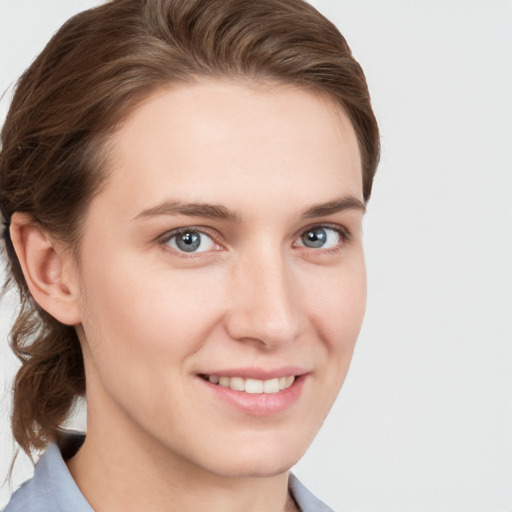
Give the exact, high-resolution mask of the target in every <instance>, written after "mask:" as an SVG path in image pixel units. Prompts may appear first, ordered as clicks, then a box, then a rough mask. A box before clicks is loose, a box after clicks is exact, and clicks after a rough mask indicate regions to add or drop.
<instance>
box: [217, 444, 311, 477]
mask: <svg viewBox="0 0 512 512" xmlns="http://www.w3.org/2000/svg"><path fill="white" fill-rule="evenodd" d="M288 442H289V441H288ZM306 449H307V446H292V445H288V446H283V445H282V444H281V445H280V446H275V445H273V444H272V443H270V442H269V443H268V444H267V446H265V447H262V446H261V444H260V446H254V449H252V450H248V449H247V447H245V449H242V450H239V449H237V448H236V447H231V448H230V449H229V451H227V453H226V454H225V457H223V458H222V461H218V460H217V461H215V462H212V464H208V466H209V470H210V471H211V472H212V473H215V474H217V475H220V476H224V477H232V478H233V477H234V478H265V477H272V476H276V475H280V474H283V473H286V472H287V471H289V470H290V468H292V467H293V466H294V465H295V464H296V463H297V462H298V461H299V460H300V459H301V458H302V456H303V455H304V453H305V451H306Z"/></svg>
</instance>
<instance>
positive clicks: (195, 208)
mask: <svg viewBox="0 0 512 512" xmlns="http://www.w3.org/2000/svg"><path fill="white" fill-rule="evenodd" d="M157 215H188V216H191V217H205V218H207V219H217V220H226V221H230V222H240V216H239V215H238V214H237V213H235V212H232V211H230V210H228V209H227V208H226V207H225V206H221V205H215V204H208V203H182V202H180V201H166V202H164V203H162V204H160V205H158V206H155V207H153V208H149V209H148V210H144V211H142V212H141V213H139V214H138V215H136V216H135V217H134V220H135V219H139V218H143V217H154V216H157Z"/></svg>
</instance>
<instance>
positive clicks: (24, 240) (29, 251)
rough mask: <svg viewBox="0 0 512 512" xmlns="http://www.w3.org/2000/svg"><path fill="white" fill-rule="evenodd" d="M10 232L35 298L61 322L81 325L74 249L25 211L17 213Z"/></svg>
mask: <svg viewBox="0 0 512 512" xmlns="http://www.w3.org/2000/svg"><path fill="white" fill-rule="evenodd" d="M10 234H11V240H12V243H13V246H14V249H15V251H16V255H17V256H18V260H19V262H20V265H21V269H22V271H23V275H24V276H25V281H26V282H27V285H28V288H29V290H30V293H31V294H32V297H33V298H34V299H35V301H36V302H37V303H38V304H39V305H40V306H41V307H42V308H43V309H44V310H45V311H46V312H47V313H49V314H50V315H52V316H53V317H54V318H56V319H57V320H58V321H59V322H61V323H63V324H66V325H77V324H79V323H80V321H81V320H80V309H79V300H78V299H79V286H78V276H77V272H76V265H75V264H74V259H73V255H72V253H71V251H69V250H68V249H66V248H65V247H63V246H62V244H58V243H56V242H55V241H54V240H53V239H52V238H51V237H50V236H49V235H48V233H46V232H45V231H44V230H43V229H41V227H40V226H39V225H38V224H37V223H36V222H34V220H33V219H32V217H30V215H27V214H24V213H19V212H16V213H14V214H13V216H12V218H11V226H10Z"/></svg>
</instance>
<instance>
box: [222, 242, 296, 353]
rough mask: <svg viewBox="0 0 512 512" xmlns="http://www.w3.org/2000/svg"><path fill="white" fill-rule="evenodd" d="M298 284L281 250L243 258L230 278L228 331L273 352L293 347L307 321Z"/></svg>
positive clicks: (258, 253) (273, 249)
mask: <svg viewBox="0 0 512 512" xmlns="http://www.w3.org/2000/svg"><path fill="white" fill-rule="evenodd" d="M297 287H298V283H297V281H296V279H294V276H293V271H292V269H291V268H290V265H289V264H287V261H286V257H285V256H284V255H283V254H282V253H281V251H280V250H279V249H278V248H270V249H268V250H260V251H258V252H254V253H253V254H251V255H246V256H243V257H241V258H240V259H239V261H238V262H237V263H236V264H234V266H233V268H232V272H231V275H230V286H229V293H230V301H229V304H230V307H229V310H228V311H227V312H226V328H227V331H228V333H229V335H230V336H231V337H232V338H234V339H237V340H244V341H246V342H249V341H250V342H253V343H255V344H257V345H259V346H261V347H263V348H265V349H268V350H271V349H276V348H279V347H283V346H286V345H288V344H289V343H292V342H293V341H294V340H295V339H296V338H297V337H298V335H299V333H300V330H301V323H302V322H303V321H304V318H303V315H301V311H300V307H299V299H300V297H299V295H300V294H298V293H297V291H298V290H297Z"/></svg>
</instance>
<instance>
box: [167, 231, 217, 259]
mask: <svg viewBox="0 0 512 512" xmlns="http://www.w3.org/2000/svg"><path fill="white" fill-rule="evenodd" d="M165 243H166V244H167V245H168V246H169V247H171V248H172V249H174V250H176V251H179V252H186V253H195V252H206V251H211V250H212V249H214V248H215V246H216V244H215V242H214V241H213V240H212V239H211V238H210V237H209V236H208V235H207V234H205V233H203V232H202V231H198V230H197V229H184V230H180V231H178V232H175V233H171V234H170V236H169V237H168V238H167V241H166V242H165Z"/></svg>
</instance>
